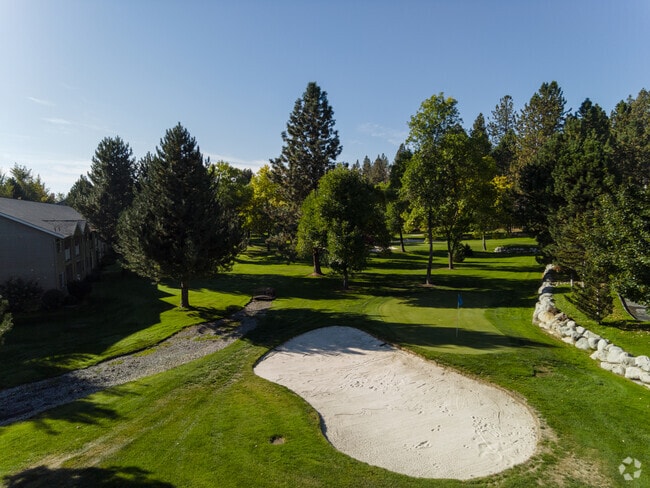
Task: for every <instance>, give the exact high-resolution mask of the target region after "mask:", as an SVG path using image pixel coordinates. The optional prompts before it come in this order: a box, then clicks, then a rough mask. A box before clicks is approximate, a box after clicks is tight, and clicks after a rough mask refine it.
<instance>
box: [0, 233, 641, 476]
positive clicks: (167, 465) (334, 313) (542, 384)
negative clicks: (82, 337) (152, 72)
mask: <svg viewBox="0 0 650 488" xmlns="http://www.w3.org/2000/svg"><path fill="white" fill-rule="evenodd" d="M512 242H513V241H498V240H494V241H489V242H488V244H489V246H490V249H493V248H494V247H496V246H499V245H504V244H507V243H512ZM515 242H519V243H532V242H531V241H528V240H521V239H519V240H517V241H515ZM471 244H472V247H473V248H474V250H475V251H477V252H475V256H474V257H472V258H468V259H467V260H466V261H465V262H464V263H462V264H459V265H458V267H457V269H456V270H454V271H449V270H446V269H445V268H443V267H442V266H444V263H446V260H445V257H444V252H443V245H442V244H437V245H436V259H435V262H436V265H437V266H439V267H438V268H437V269H436V270H435V272H434V283H435V284H434V286H432V287H424V286H422V283H423V281H424V266H425V262H426V246H425V245H424V244H409V246H408V248H407V253H405V254H403V253H401V252H395V253H393V254H392V255H391V256H386V257H380V256H378V257H375V258H373V261H372V263H371V267H370V268H369V269H368V270H367V271H366V272H364V273H361V274H359V275H357V276H355V277H354V278H353V281H352V283H351V289H350V290H349V291H343V290H342V289H341V284H340V281H339V280H338V279H336V278H330V277H326V278H314V277H310V276H309V273H310V271H311V269H310V267H309V266H308V265H307V264H292V265H287V264H285V263H283V262H281V261H279V260H275V259H271V258H267V257H266V256H265V255H264V253H263V252H262V250H261V249H259V248H253V249H251V250H250V251H249V252H248V253H247V254H246V255H244V256H242V257H241V258H240V260H239V262H238V263H237V265H236V266H235V268H234V269H233V271H232V272H231V273H229V274H227V275H224V276H222V277H220V278H218V279H215V280H212V281H211V282H210V283H206V285H205V289H204V290H203V291H199V292H196V293H195V294H194V295H193V296H196V295H204V296H205V297H206V298H208V297H210V298H209V299H208V300H207V301H206V302H205V303H203V304H201V306H202V307H205V308H206V309H211V310H213V311H216V312H215V313H217V314H218V313H223V312H224V311H225V309H226V308H227V307H228V306H229V305H235V304H237V301H238V300H239V303H240V304H241V303H242V302H243V301H245V299H247V298H248V297H249V296H250V293H251V291H252V290H253V289H255V288H257V287H260V286H272V287H274V288H275V289H276V291H277V295H278V299H277V300H276V301H275V302H274V304H273V308H272V309H271V311H269V312H268V314H267V317H266V319H265V320H264V321H263V322H262V323H261V324H260V326H259V327H258V328H257V329H256V330H255V331H253V332H252V333H251V334H250V335H249V336H248V337H247V338H246V339H245V340H242V341H238V342H236V343H235V344H233V345H232V346H230V347H228V348H226V349H225V350H223V351H220V352H218V353H216V354H213V355H211V356H208V357H206V358H203V359H201V360H198V361H195V362H192V363H190V364H187V365H184V366H182V367H179V368H176V369H174V370H171V371H169V372H166V373H162V374H159V375H156V376H153V377H150V378H145V379H143V380H140V381H137V382H133V383H129V384H127V385H123V386H120V387H116V388H112V389H110V390H107V391H105V392H102V393H98V394H95V395H92V396H90V397H88V398H85V399H83V400H79V401H77V402H74V403H72V404H69V405H67V406H63V407H60V408H57V409H53V410H51V411H49V412H45V413H44V414H42V415H40V416H39V417H37V418H35V419H32V420H29V421H25V422H19V423H16V424H14V425H11V426H8V427H0V447H2V451H1V452H2V456H1V457H0V479H4V482H5V484H7V485H8V486H12V487H23V486H44V487H45V486H47V487H51V486H101V487H104V486H111V487H112V486H126V487H171V486H175V487H215V486H219V487H221V486H233V487H235V486H287V487H289V486H291V487H294V486H301V487H302V486H307V487H310V486H314V487H316V486H322V487H330V486H349V487H358V486H368V487H375V486H378V487H383V486H385V487H389V486H390V487H411V486H413V487H416V486H418V487H459V486H477V487H479V486H481V487H482V486H503V487H526V488H527V487H531V486H566V487H580V486H621V487H633V486H639V487H641V486H649V485H650V425H649V423H648V422H647V416H648V412H650V390H648V389H646V388H643V387H640V386H638V385H635V384H633V383H631V382H629V381H628V380H625V379H623V378H619V377H617V376H615V375H613V374H611V373H608V372H606V371H603V370H601V369H600V368H599V366H598V364H597V363H595V362H594V361H592V360H591V359H589V357H588V354H586V353H584V352H582V351H579V350H577V349H575V348H573V347H570V346H567V345H566V344H564V343H562V342H559V341H557V340H556V339H553V338H551V337H549V336H547V335H546V334H545V333H544V332H543V331H541V330H540V329H539V328H537V327H535V326H533V325H531V317H532V311H533V307H534V303H535V300H536V296H535V293H536V290H537V288H538V287H539V282H540V278H541V273H542V267H541V266H539V265H537V264H536V262H535V260H534V258H533V257H531V256H504V255H495V254H492V253H482V252H478V249H480V243H479V242H478V241H472V242H471ZM114 279H116V280H119V278H118V277H114ZM102 284H104V282H102ZM115 288H117V289H119V288H120V287H115ZM216 290H219V291H216ZM176 292H177V291H176V290H174V289H172V288H155V287H154V288H153V289H152V291H150V292H149V293H150V295H149V296H148V298H147V297H143V302H144V301H146V300H145V299H148V300H151V301H152V302H154V304H153V305H151V304H150V305H147V307H148V310H153V312H150V313H151V315H150V316H149V320H147V321H145V322H143V324H142V329H138V328H137V327H135V326H130V327H131V328H130V329H129V328H128V327H126V326H125V327H122V326H121V325H116V327H118V328H119V330H120V332H119V333H116V335H115V337H114V340H112V339H108V338H106V342H105V343H103V344H102V345H101V347H99V346H98V347H96V348H95V349H91V348H92V347H93V346H92V344H90V343H89V344H88V346H87V348H88V349H90V350H91V352H92V353H93V354H95V359H94V360H96V358H97V357H99V356H100V355H101V354H106V351H111V350H112V348H115V347H117V345H119V344H121V345H120V346H119V347H120V348H122V350H127V349H129V348H131V347H134V346H133V345H134V344H136V343H138V344H140V343H139V341H140V340H141V339H137V336H138V335H139V334H143V333H145V332H146V331H147V330H149V332H147V334H148V335H150V336H151V338H149V339H144V341H143V342H146V341H147V340H149V341H153V342H155V341H156V340H159V338H160V337H162V336H163V335H165V334H166V333H169V332H171V331H173V330H177V329H178V328H179V327H182V326H184V325H187V323H189V322H191V321H192V320H200V319H201V317H200V316H193V315H191V314H188V312H181V311H178V310H176V309H174V308H173V307H172V305H173V304H174V303H175V302H176V298H175V297H174V295H175V294H176ZM459 293H461V294H462V300H463V306H462V307H461V308H460V309H458V308H457V303H458V294H459ZM131 299H132V297H129V299H128V300H127V299H124V301H125V304H124V305H123V306H124V307H127V306H128V305H126V304H128V303H130V302H129V300H131ZM114 300H115V301H114V302H111V303H112V305H111V307H109V310H112V311H113V312H114V313H115V314H117V310H119V309H120V305H119V303H120V301H121V300H120V297H119V296H118V295H116V296H115V297H114ZM196 303H197V304H198V303H199V302H198V300H196ZM96 306H97V307H98V309H97V311H98V312H99V311H100V310H101V308H102V306H101V304H97V305H96ZM142 306H145V305H144V303H142ZM89 307H90V305H89ZM114 309H115V310H114ZM70 313H72V312H70ZM103 313H104V314H108V313H109V312H108V311H105V312H103ZM203 313H205V312H203ZM197 315H200V314H197ZM59 320H60V321H61V323H62V324H65V323H66V321H65V320H64V319H59ZM96 320H99V319H96ZM112 320H118V317H116V316H115V315H113V319H112ZM121 320H133V318H132V317H130V315H129V313H128V312H127V311H125V312H124V315H122V316H121ZM326 325H349V326H355V327H359V328H361V329H363V330H366V331H368V332H370V333H372V334H375V335H377V336H379V337H381V338H383V339H385V340H389V341H391V342H394V343H396V344H398V345H399V346H401V347H404V348H409V349H411V350H414V351H416V352H418V353H419V354H421V355H423V356H424V357H427V358H430V359H433V360H436V361H438V362H441V363H444V364H447V365H450V366H453V367H456V368H457V369H460V370H462V371H463V372H465V373H466V374H469V375H471V376H473V377H475V378H478V379H482V380H485V381H489V382H492V383H494V384H497V385H500V386H502V387H504V388H507V389H509V390H511V391H513V392H514V393H515V394H517V395H519V396H521V397H522V398H524V399H526V401H527V402H528V404H529V405H530V406H531V408H533V409H534V410H535V411H536V412H537V413H538V415H539V417H540V422H541V425H542V432H543V440H542V442H541V444H540V451H539V453H538V454H537V455H536V456H534V457H533V458H532V459H531V460H530V461H529V462H528V463H526V464H523V465H521V466H517V467H515V468H513V469H510V470H508V471H505V472H503V473H501V474H499V475H495V476H491V477H487V478H483V479H480V480H475V481H470V482H460V481H452V480H426V479H415V478H410V477H407V476H403V475H398V474H394V473H390V472H388V471H386V470H383V469H380V468H376V467H372V466H368V465H366V464H363V463H360V462H358V461H355V460H353V459H351V458H349V457H347V456H345V455H343V454H341V453H339V452H338V451H336V450H335V449H334V448H333V447H332V446H330V444H329V443H328V442H327V440H326V439H325V437H324V436H323V435H322V433H321V431H320V421H319V417H318V414H317V413H316V412H315V411H314V410H313V409H312V408H311V407H310V406H309V405H307V404H306V403H305V402H304V401H303V400H302V399H301V398H299V397H298V396H296V395H294V394H293V393H291V392H290V391H288V390H287V389H285V388H283V387H281V386H279V385H276V384H273V383H270V382H268V381H265V380H263V379H261V378H258V377H257V376H255V375H254V374H253V371H252V368H253V365H254V364H255V362H256V361H257V360H258V359H259V358H260V357H261V356H262V355H263V354H264V353H265V352H266V351H268V350H269V348H271V347H273V346H274V345H277V344H279V343H282V342H283V341H285V340H287V339H289V338H290V337H293V336H295V335H297V334H299V333H301V332H305V331H307V330H311V329H313V328H316V327H321V326H326ZM23 327H25V328H28V327H30V325H26V324H19V325H18V326H17V327H16V329H17V330H18V331H14V332H13V333H14V334H22V333H24V332H22V331H20V329H21V328H23ZM32 327H39V328H40V327H45V326H44V325H43V324H41V325H34V326H32ZM616 330H617V331H618V332H617V333H620V334H623V335H624V336H625V334H627V333H628V331H626V330H623V329H616ZM10 338H11V337H10ZM156 338H158V339H156ZM111 341H112V342H111ZM635 341H636V342H638V347H639V350H647V348H648V346H649V344H650V339H649V338H648V336H647V335H641V336H635ZM36 342H37V343H38V344H40V340H39V341H36ZM73 342H74V341H73ZM615 342H616V341H615ZM82 343H83V341H78V347H77V349H81V352H84V348H86V346H85V345H84V346H83V347H81V346H79V345H80V344H82ZM21 344H22V345H21V348H22V349H23V355H28V353H27V350H28V349H29V340H28V339H27V338H25V339H24V342H23V343H21ZM10 346H11V343H9V344H8V347H10ZM138 348H141V345H138V347H136V349H138ZM31 354H32V355H33V356H34V357H45V355H43V354H41V353H36V352H34V353H31ZM48 354H51V355H49V356H47V357H54V358H55V357H56V355H53V354H52V353H48ZM66 354H68V355H74V354H80V352H79V351H78V350H76V349H75V347H72V346H70V348H69V350H68V351H67V352H66ZM39 355H40V356H39ZM18 361H21V359H19V360H18ZM52 361H53V363H54V364H55V365H56V359H53V360H52ZM3 364H6V366H3V368H4V367H14V368H17V369H20V368H21V367H23V368H24V367H28V365H26V364H22V365H20V364H18V365H13V364H12V361H10V360H5V363H3ZM65 367H68V366H67V365H66V366H65ZM3 374H4V373H3ZM276 436H281V437H283V438H284V439H285V443H284V444H281V445H275V444H272V443H271V442H270V441H271V439H273V438H274V437H276ZM628 456H631V457H633V458H637V459H639V460H640V461H642V462H643V463H644V468H645V467H646V466H647V467H648V468H647V470H645V469H644V471H643V473H642V476H641V478H640V479H639V480H637V481H632V482H626V481H625V480H624V479H623V477H622V476H621V475H620V474H619V472H618V466H619V465H620V463H621V461H622V460H623V459H624V458H626V457H628Z"/></svg>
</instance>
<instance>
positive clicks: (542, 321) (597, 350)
mask: <svg viewBox="0 0 650 488" xmlns="http://www.w3.org/2000/svg"><path fill="white" fill-rule="evenodd" d="M554 281H555V280H554V279H553V265H548V266H547V267H546V270H545V271H544V277H543V279H542V286H541V287H540V288H539V299H538V301H537V304H536V305H535V312H534V313H533V324H535V325H539V326H540V327H541V328H542V329H544V330H546V331H547V332H548V333H550V334H551V335H554V336H556V337H558V338H559V339H561V340H562V341H563V342H566V343H567V344H571V345H573V346H575V347H577V348H578V349H581V350H583V351H588V352H590V353H591V356H590V357H591V358H592V359H594V360H596V361H599V362H600V367H601V368H603V369H605V370H607V371H611V372H612V373H615V374H617V375H619V376H624V377H625V378H628V379H629V380H632V381H634V382H635V383H638V384H641V385H644V386H646V387H648V388H650V358H648V356H636V357H634V356H632V355H631V354H629V353H627V352H626V351H624V350H623V349H622V348H620V347H618V346H616V345H615V344H612V343H611V342H609V341H608V340H607V339H605V338H603V337H601V336H599V335H598V334H595V333H593V332H591V331H589V330H587V329H585V328H584V327H581V326H579V325H578V324H576V323H575V322H574V321H573V320H571V319H570V318H569V317H567V316H566V315H565V314H564V313H562V312H561V311H560V310H558V309H557V307H556V306H555V300H554V298H553V282H554Z"/></svg>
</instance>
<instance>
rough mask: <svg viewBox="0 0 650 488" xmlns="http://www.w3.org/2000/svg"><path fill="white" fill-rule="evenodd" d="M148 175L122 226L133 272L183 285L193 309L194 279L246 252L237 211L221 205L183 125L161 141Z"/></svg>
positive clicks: (186, 301) (123, 243)
mask: <svg viewBox="0 0 650 488" xmlns="http://www.w3.org/2000/svg"><path fill="white" fill-rule="evenodd" d="M148 161H149V162H148V165H147V167H146V168H144V169H143V175H145V176H144V177H143V178H142V180H141V181H140V190H139V191H138V192H137V194H136V196H135V199H134V201H133V205H132V207H131V208H130V209H129V210H127V211H126V212H125V213H124V214H123V216H122V219H121V220H120V225H119V250H120V251H121V252H122V253H123V255H124V257H125V258H126V261H127V266H128V267H129V268H130V269H132V270H133V271H135V272H136V273H138V274H140V275H141V276H146V277H149V278H151V279H154V280H161V279H164V278H167V279H174V280H178V281H180V283H181V306H182V307H189V298H188V290H189V282H190V279H192V278H196V277H202V276H212V275H215V274H216V273H217V271H218V270H219V269H222V268H228V267H229V266H230V265H231V263H232V262H233V260H234V258H235V256H236V255H237V253H238V252H239V250H240V244H241V241H242V233H241V226H240V222H239V219H238V218H237V215H236V211H235V209H233V208H230V207H228V206H227V205H226V204H225V203H224V202H222V201H220V200H219V199H218V195H219V191H218V188H217V185H216V183H215V180H214V179H213V178H211V177H210V174H209V172H208V168H207V167H206V164H205V163H204V160H203V156H202V154H201V152H200V150H199V148H198V146H197V144H196V140H195V139H194V138H193V137H191V136H190V134H189V132H188V131H187V129H185V128H184V127H183V126H181V125H180V124H178V125H177V126H176V127H174V128H173V129H169V130H168V131H167V132H166V134H165V137H164V138H163V139H162V140H161V141H160V148H156V154H155V155H154V156H152V157H151V158H149V159H148Z"/></svg>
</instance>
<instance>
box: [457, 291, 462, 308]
mask: <svg viewBox="0 0 650 488" xmlns="http://www.w3.org/2000/svg"><path fill="white" fill-rule="evenodd" d="M462 306H463V297H462V295H461V294H460V293H459V294H458V308H460V307H462Z"/></svg>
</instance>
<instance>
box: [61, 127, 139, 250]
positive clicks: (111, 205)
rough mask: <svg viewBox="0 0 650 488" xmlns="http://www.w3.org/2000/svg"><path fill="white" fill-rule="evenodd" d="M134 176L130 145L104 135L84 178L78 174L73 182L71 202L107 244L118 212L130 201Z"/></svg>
mask: <svg viewBox="0 0 650 488" xmlns="http://www.w3.org/2000/svg"><path fill="white" fill-rule="evenodd" d="M135 175H136V164H135V159H134V157H133V151H132V150H131V147H130V146H129V145H128V144H127V143H126V142H124V141H123V140H122V138H121V137H119V136H116V137H106V138H104V139H102V140H101V141H100V143H99V145H98V146H97V149H96V150H95V155H94V156H93V158H92V164H91V166H90V172H89V173H88V178H87V179H86V178H84V177H83V176H81V177H80V179H79V180H77V183H75V185H74V188H75V192H74V193H73V196H74V198H73V202H72V203H73V205H74V206H75V208H77V209H78V210H79V211H80V212H81V213H82V214H83V215H84V217H86V218H87V219H88V221H89V222H90V223H91V224H92V225H93V226H94V227H95V228H96V229H97V230H98V232H99V235H100V236H101V237H102V239H103V240H104V242H106V243H108V244H109V245H111V246H112V245H113V244H114V243H115V240H116V233H117V222H118V220H119V218H120V215H121V214H122V212H123V211H124V210H125V209H127V208H128V207H130V206H131V202H133V192H134V187H135ZM84 180H86V181H84ZM88 182H90V184H89V185H88Z"/></svg>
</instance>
